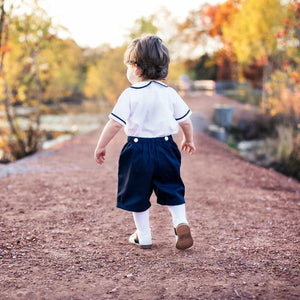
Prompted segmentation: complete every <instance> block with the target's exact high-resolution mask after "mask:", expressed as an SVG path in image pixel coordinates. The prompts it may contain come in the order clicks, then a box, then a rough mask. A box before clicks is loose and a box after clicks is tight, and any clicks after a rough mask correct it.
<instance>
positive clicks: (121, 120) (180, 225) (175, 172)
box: [94, 35, 196, 249]
mask: <svg viewBox="0 0 300 300" xmlns="http://www.w3.org/2000/svg"><path fill="white" fill-rule="evenodd" d="M124 60H125V64H126V65H127V78H128V80H129V82H130V83H131V84H132V85H131V86H130V87H129V88H127V89H126V90H124V91H123V93H122V94H121V95H120V97H119V99H118V101H117V103H116V105H115V107H114V108H113V110H112V112H111V113H110V115H109V118H110V120H109V121H108V122H107V124H106V125H105V127H104V129H103V131H102V133H101V135H100V138H99V141H98V144H97V147H96V149H95V154H94V157H95V160H96V162H97V163H98V164H102V163H104V161H105V154H106V146H107V144H108V143H109V142H110V141H111V140H112V138H113V137H114V136H115V135H116V134H117V132H118V131H119V130H120V129H121V128H122V127H124V129H125V133H126V135H127V136H128V139H127V143H126V144H125V145H124V147H123V149H122V151H121V153H120V158H119V170H118V195H117V207H119V208H121V209H124V210H127V211H131V212H133V219H134V222H135V225H136V229H137V230H136V232H134V233H133V234H132V235H131V236H130V237H129V242H130V243H132V244H136V245H138V246H140V247H141V248H144V249H145V248H151V246H152V237H151V228H150V223H149V208H150V206H151V203H150V196H151V194H152V192H153V191H154V193H155V194H156V197H157V203H158V204H161V205H166V206H167V207H168V209H169V211H170V213H171V215H172V219H173V226H174V230H175V238H176V248H177V249H187V248H190V247H191V246H192V245H193V239H192V236H191V231H190V227H189V225H188V221H187V219H186V212H185V200H184V192H185V188H184V184H183V182H182V179H181V176H180V164H181V153H180V151H179V150H178V147H177V144H176V143H175V142H174V141H173V138H172V135H173V134H176V133H177V132H178V129H179V127H181V129H182V132H183V140H182V142H181V150H183V151H187V152H188V153H190V154H193V153H194V151H195V150H196V149H195V145H194V142H193V127H192V123H191V121H190V118H189V117H190V115H191V111H190V109H189V108H188V106H187V105H186V103H185V102H184V101H183V100H182V98H181V97H180V96H179V95H178V94H177V92H176V91H175V90H174V89H173V88H171V87H169V86H168V85H166V84H165V83H164V82H162V80H164V79H165V78H166V77H167V75H168V69H169V62H170V58H169V52H168V49H167V47H166V46H165V45H164V43H163V42H162V40H161V39H160V38H159V37H157V36H155V35H147V36H143V37H141V38H136V39H134V40H133V41H132V42H131V43H130V45H129V46H128V48H127V50H126V52H125V56H124Z"/></svg>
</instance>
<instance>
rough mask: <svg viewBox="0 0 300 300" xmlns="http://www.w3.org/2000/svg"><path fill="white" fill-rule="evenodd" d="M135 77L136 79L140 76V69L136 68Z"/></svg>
mask: <svg viewBox="0 0 300 300" xmlns="http://www.w3.org/2000/svg"><path fill="white" fill-rule="evenodd" d="M135 75H136V76H138V77H140V76H141V75H142V69H141V68H140V67H136V69H135Z"/></svg>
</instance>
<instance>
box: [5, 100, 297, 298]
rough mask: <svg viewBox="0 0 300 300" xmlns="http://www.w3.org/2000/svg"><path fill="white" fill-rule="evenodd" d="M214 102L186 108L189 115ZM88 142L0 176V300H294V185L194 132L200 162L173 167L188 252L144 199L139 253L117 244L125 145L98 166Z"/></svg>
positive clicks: (123, 227) (123, 236) (161, 211)
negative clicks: (145, 224) (145, 218)
mask: <svg viewBox="0 0 300 300" xmlns="http://www.w3.org/2000/svg"><path fill="white" fill-rule="evenodd" d="M219 100H220V98H216V97H214V98H209V97H207V96H203V97H200V98H199V95H198V96H197V97H195V96H194V97H189V98H187V102H188V103H189V105H190V106H191V108H192V109H193V110H194V111H195V112H197V110H200V108H201V110H203V111H205V109H206V108H207V112H209V111H210V109H211V105H212V103H213V102H212V101H219ZM205 101H206V102H205ZM208 101H210V102H208ZM208 104H209V105H208ZM205 107H206V108H205ZM203 111H202V113H203ZM97 138H98V132H91V133H89V134H87V135H84V136H81V137H78V138H76V139H74V140H72V141H71V142H68V143H67V144H65V145H64V146H63V147H61V148H57V149H52V150H51V151H50V152H44V153H41V154H38V155H36V156H33V157H32V158H29V159H25V160H23V161H19V162H18V163H17V164H14V165H11V166H10V167H6V168H1V169H0V178H1V179H0V189H1V194H0V270H1V271H0V299H239V298H240V299H299V298H300V285H299V284H300V277H299V275H300V270H299V262H300V254H299V249H300V231H299V229H300V226H299V218H300V183H298V182H296V181H294V180H292V179H290V178H287V177H285V176H282V175H280V174H278V173H276V172H274V171H273V170H266V169H262V168H258V167H256V166H253V165H251V164H249V163H247V162H246V161H243V160H241V159H239V158H237V157H236V156H235V155H234V154H233V153H232V151H231V150H229V149H228V148H227V147H226V146H225V145H223V144H221V143H219V142H217V141H215V140H213V139H211V138H209V137H207V136H205V135H203V134H200V133H196V134H195V138H196V144H197V148H198V152H197V153H196V154H195V155H194V156H192V157H190V156H188V155H186V154H183V159H182V176H183V179H184V181H185V184H186V201H187V214H188V218H189V220H190V223H191V228H192V234H193V236H194V240H195V245H194V247H193V248H191V249H190V250H187V251H179V250H176V249H175V246H174V242H175V239H174V235H173V228H172V224H171V217H170V215H169V213H168V211H167V210H166V209H165V208H164V207H161V206H158V205H157V204H156V203H155V198H153V200H152V204H153V205H152V207H151V211H150V213H151V225H152V232H153V248H152V250H141V249H139V248H136V247H134V246H132V245H129V244H128V242H127V238H128V236H129V235H130V234H131V233H132V232H133V230H134V224H133V221H132V218H131V215H130V213H127V212H125V211H122V210H119V209H116V208H115V194H116V179H117V170H116V167H117V158H118V154H119V151H120V149H121V147H122V143H123V142H124V141H125V136H124V135H123V133H120V134H119V135H118V137H117V138H116V139H115V140H114V141H113V143H112V144H111V145H110V146H109V150H108V154H107V161H106V163H105V164H104V165H103V166H102V167H100V166H97V165H96V164H95V163H94V161H93V150H94V147H95V144H96V141H97ZM175 140H177V141H179V140H180V136H176V137H175Z"/></svg>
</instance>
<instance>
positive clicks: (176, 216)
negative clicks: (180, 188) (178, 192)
mask: <svg viewBox="0 0 300 300" xmlns="http://www.w3.org/2000/svg"><path fill="white" fill-rule="evenodd" d="M168 209H169V211H170V213H171V215H172V219H173V226H174V228H176V227H177V226H178V225H179V224H188V221H187V219H186V214H185V204H181V205H168Z"/></svg>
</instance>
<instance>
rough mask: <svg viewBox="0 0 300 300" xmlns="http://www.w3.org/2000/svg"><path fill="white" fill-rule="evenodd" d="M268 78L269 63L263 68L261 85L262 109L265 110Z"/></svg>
mask: <svg viewBox="0 0 300 300" xmlns="http://www.w3.org/2000/svg"><path fill="white" fill-rule="evenodd" d="M269 77H270V64H269V62H268V63H267V64H266V65H264V67H263V84H262V88H263V90H262V108H263V109H267V107H268V91H267V84H268V81H269Z"/></svg>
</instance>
